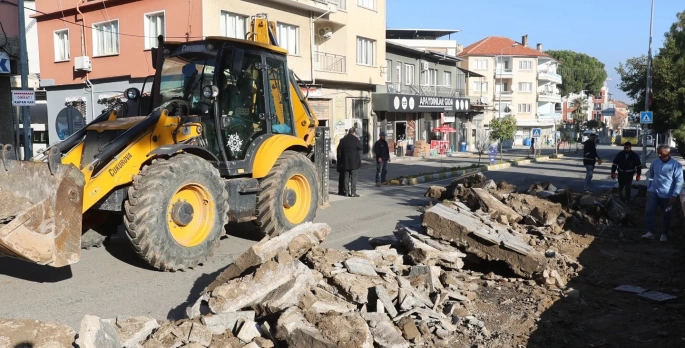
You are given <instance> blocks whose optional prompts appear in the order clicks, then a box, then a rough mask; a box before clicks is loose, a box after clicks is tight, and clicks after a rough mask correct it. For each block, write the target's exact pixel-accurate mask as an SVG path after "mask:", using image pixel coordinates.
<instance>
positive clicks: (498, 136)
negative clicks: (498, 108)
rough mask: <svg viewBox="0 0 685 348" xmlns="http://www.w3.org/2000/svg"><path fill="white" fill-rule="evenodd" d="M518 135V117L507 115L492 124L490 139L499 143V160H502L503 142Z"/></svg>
mask: <svg viewBox="0 0 685 348" xmlns="http://www.w3.org/2000/svg"><path fill="white" fill-rule="evenodd" d="M515 135H516V117H514V115H511V114H509V115H506V116H504V117H502V118H495V119H493V120H492V121H491V122H490V139H492V140H496V141H499V159H500V161H501V160H502V142H503V141H504V140H509V139H514V136H515Z"/></svg>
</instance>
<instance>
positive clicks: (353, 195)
mask: <svg viewBox="0 0 685 348" xmlns="http://www.w3.org/2000/svg"><path fill="white" fill-rule="evenodd" d="M350 197H361V196H360V195H358V194H356V193H355V194H352V195H350Z"/></svg>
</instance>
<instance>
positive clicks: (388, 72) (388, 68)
mask: <svg viewBox="0 0 685 348" xmlns="http://www.w3.org/2000/svg"><path fill="white" fill-rule="evenodd" d="M385 82H392V60H390V59H386V60H385Z"/></svg>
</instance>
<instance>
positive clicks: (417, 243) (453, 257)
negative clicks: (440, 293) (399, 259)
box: [396, 228, 466, 269]
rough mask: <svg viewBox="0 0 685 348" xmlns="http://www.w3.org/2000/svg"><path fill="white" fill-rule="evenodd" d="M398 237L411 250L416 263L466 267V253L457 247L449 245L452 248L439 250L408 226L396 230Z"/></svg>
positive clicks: (411, 255) (454, 267)
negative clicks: (464, 259) (422, 239)
mask: <svg viewBox="0 0 685 348" xmlns="http://www.w3.org/2000/svg"><path fill="white" fill-rule="evenodd" d="M396 235H397V236H398V239H400V240H401V241H402V244H403V245H404V246H405V247H406V248H407V250H409V257H410V258H411V259H412V261H413V262H414V263H415V264H421V265H428V266H433V265H440V266H443V267H447V268H452V269H461V268H462V267H464V261H463V260H462V258H464V257H466V254H464V253H462V252H460V251H459V250H457V249H454V248H451V247H447V248H449V249H450V250H439V249H437V248H435V247H433V246H431V245H429V244H427V243H424V242H423V241H421V239H419V237H418V234H416V233H414V232H413V231H411V230H410V229H408V228H404V229H400V230H398V231H396Z"/></svg>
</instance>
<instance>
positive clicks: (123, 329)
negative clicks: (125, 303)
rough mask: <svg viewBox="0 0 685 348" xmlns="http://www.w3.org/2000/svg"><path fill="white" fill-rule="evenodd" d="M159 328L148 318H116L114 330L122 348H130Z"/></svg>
mask: <svg viewBox="0 0 685 348" xmlns="http://www.w3.org/2000/svg"><path fill="white" fill-rule="evenodd" d="M158 327H159V323H158V322H157V319H154V318H150V317H117V320H116V325H115V328H116V330H117V333H118V334H119V340H120V341H121V345H122V347H123V348H132V347H135V346H136V345H137V344H139V343H140V342H142V341H143V340H145V339H146V338H147V337H148V336H150V334H152V332H153V331H154V330H155V329H157V328H158Z"/></svg>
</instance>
